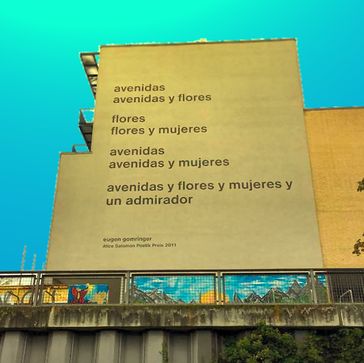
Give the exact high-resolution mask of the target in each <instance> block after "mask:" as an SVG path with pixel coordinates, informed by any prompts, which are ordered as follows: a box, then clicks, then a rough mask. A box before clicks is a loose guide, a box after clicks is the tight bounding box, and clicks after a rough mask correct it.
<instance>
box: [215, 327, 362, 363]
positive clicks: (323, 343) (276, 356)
mask: <svg viewBox="0 0 364 363" xmlns="http://www.w3.org/2000/svg"><path fill="white" fill-rule="evenodd" d="M220 362H221V363H258V362H263V363H276V362H277V363H278V362H279V363H334V362H335V363H363V362H364V329H357V328H356V329H340V330H337V331H334V332H331V333H327V332H315V333H311V334H309V335H308V336H307V337H306V338H305V340H304V342H303V343H302V344H300V346H299V347H298V345H297V343H296V341H295V339H294V337H293V336H292V335H291V334H289V333H282V332H280V331H279V330H278V329H276V328H273V327H270V326H265V325H259V326H258V327H257V328H256V329H254V330H253V331H251V332H248V333H247V334H246V335H245V336H244V337H243V338H241V339H238V340H237V339H230V341H227V342H226V345H225V349H224V351H223V354H222V356H221V360H220Z"/></svg>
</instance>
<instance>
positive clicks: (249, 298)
mask: <svg viewBox="0 0 364 363" xmlns="http://www.w3.org/2000/svg"><path fill="white" fill-rule="evenodd" d="M224 288H225V296H226V297H227V299H228V300H227V299H226V300H225V302H226V303H227V302H230V303H232V304H241V303H248V304H257V303H287V304H292V303H306V304H308V303H312V302H313V298H314V296H313V286H312V283H311V279H310V278H309V275H308V274H263V275H253V274H252V275H249V274H239V275H238V274H236V275H233V274H232V275H225V276H224ZM315 293H316V298H317V300H318V302H327V299H328V298H327V296H328V295H327V283H326V276H325V275H317V276H316V278H315Z"/></svg>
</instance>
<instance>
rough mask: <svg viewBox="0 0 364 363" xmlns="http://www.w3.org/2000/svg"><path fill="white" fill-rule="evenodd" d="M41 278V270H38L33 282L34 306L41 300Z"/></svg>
mask: <svg viewBox="0 0 364 363" xmlns="http://www.w3.org/2000/svg"><path fill="white" fill-rule="evenodd" d="M40 281H41V278H40V272H37V273H36V275H35V278H34V282H33V286H34V287H33V306H37V305H38V301H40V298H39V294H40V293H41V291H40V290H39V284H40Z"/></svg>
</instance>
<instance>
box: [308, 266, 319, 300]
mask: <svg viewBox="0 0 364 363" xmlns="http://www.w3.org/2000/svg"><path fill="white" fill-rule="evenodd" d="M309 274H310V280H311V289H312V302H313V303H314V304H317V303H318V301H317V293H316V284H315V282H316V281H315V273H314V271H313V270H310V272H309Z"/></svg>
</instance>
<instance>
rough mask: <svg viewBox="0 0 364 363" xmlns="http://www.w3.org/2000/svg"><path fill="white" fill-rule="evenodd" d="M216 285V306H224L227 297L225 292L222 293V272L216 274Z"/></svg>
mask: <svg viewBox="0 0 364 363" xmlns="http://www.w3.org/2000/svg"><path fill="white" fill-rule="evenodd" d="M215 281H216V282H215V283H216V285H215V293H217V295H216V301H215V302H216V304H218V305H222V304H223V303H224V300H225V296H224V295H223V291H222V275H221V271H217V273H216V280H215Z"/></svg>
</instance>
